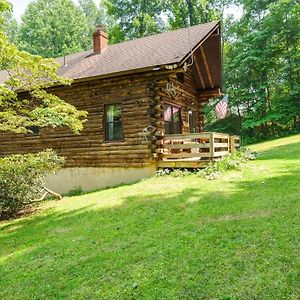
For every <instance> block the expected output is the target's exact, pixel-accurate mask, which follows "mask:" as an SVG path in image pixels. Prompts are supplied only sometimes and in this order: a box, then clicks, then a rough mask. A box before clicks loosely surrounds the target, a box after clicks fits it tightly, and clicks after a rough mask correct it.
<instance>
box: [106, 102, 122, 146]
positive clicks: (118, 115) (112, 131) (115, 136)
mask: <svg viewBox="0 0 300 300" xmlns="http://www.w3.org/2000/svg"><path fill="white" fill-rule="evenodd" d="M122 138H123V125H122V106H121V104H109V105H105V140H106V141H120V140H122Z"/></svg>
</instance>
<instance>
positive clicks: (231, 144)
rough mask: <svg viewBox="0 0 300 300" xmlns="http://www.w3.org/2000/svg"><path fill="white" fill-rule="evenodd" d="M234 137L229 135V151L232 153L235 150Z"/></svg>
mask: <svg viewBox="0 0 300 300" xmlns="http://www.w3.org/2000/svg"><path fill="white" fill-rule="evenodd" d="M234 139H235V137H234V136H231V137H230V153H233V152H234V150H235V146H234Z"/></svg>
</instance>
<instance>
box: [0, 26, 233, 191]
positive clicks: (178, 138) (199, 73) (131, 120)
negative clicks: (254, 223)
mask: <svg viewBox="0 0 300 300" xmlns="http://www.w3.org/2000/svg"><path fill="white" fill-rule="evenodd" d="M58 61H59V63H60V68H59V75H61V76H63V77H67V78H72V79H73V83H72V85H71V86H59V87H55V88H53V89H52V91H51V92H52V93H54V94H56V95H57V96H59V97H60V98H61V99H64V100H65V101H67V102H69V103H71V104H73V105H74V106H76V107H77V108H78V109H80V110H85V111H87V112H88V119H87V122H86V123H85V126H84V130H83V131H82V132H81V134H80V135H75V134H73V133H72V132H71V131H70V130H69V129H68V128H33V133H32V134H26V135H25V134H8V133H1V134H0V155H11V154H17V153H27V152H38V151H42V150H43V149H46V148H52V149H54V150H55V151H56V152H57V153H58V154H59V155H61V156H63V157H64V158H65V166H64V168H63V169H62V170H61V171H60V172H59V173H58V174H56V175H53V176H49V177H48V178H47V179H46V184H47V186H48V187H50V188H51V189H53V190H56V191H59V192H61V193H66V192H68V191H69V190H71V189H74V188H79V187H80V188H81V189H83V190H93V189H96V188H101V187H104V186H112V185H116V184H120V183H129V182H133V181H137V180H139V179H141V178H145V177H149V176H152V175H154V174H155V173H156V171H157V168H159V167H199V166H201V165H202V164H203V162H205V161H207V160H210V159H214V157H215V156H214V155H215V153H217V152H216V151H213V150H214V149H213V150H212V147H211V146H212V141H214V142H218V145H219V148H216V149H217V150H221V151H219V152H220V153H221V154H222V155H223V154H224V153H226V150H229V148H228V147H229V137H228V136H227V135H225V136H215V137H213V136H212V135H211V133H203V111H202V106H203V104H204V103H205V102H206V101H208V99H209V98H211V97H214V96H218V95H219V94H220V89H221V88H222V81H221V35H220V23H219V22H211V23H207V24H201V25H196V26H192V27H190V28H183V29H179V30H174V31H170V32H164V33H161V34H157V35H152V36H148V37H144V38H139V39H135V40H131V41H126V42H122V43H119V44H114V45H109V43H108V36H107V34H106V33H105V32H104V30H103V28H101V27H98V28H97V29H96V31H95V32H94V34H93V49H91V50H89V51H83V52H80V53H75V54H72V55H69V56H66V57H65V58H59V59H58ZM6 76H7V74H5V72H4V71H2V72H0V83H1V81H2V82H3V81H4V80H5V78H6ZM199 134H202V135H199ZM214 138H216V140H214ZM222 138H223V140H222ZM211 139H213V140H211ZM186 141H188V142H186ZM200 145H202V146H201V147H202V148H203V149H202V148H201V147H200ZM206 148H207V149H208V150H207V151H208V152H207V151H206V150H205V149H206ZM212 152H215V153H214V154H213V156H211V155H212ZM201 153H202V154H201ZM200 154H201V155H200ZM178 158H180V159H179V160H178Z"/></svg>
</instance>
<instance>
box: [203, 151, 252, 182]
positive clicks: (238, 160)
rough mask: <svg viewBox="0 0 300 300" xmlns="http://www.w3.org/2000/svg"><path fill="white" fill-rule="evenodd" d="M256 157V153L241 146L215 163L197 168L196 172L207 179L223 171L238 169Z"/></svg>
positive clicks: (218, 175)
mask: <svg viewBox="0 0 300 300" xmlns="http://www.w3.org/2000/svg"><path fill="white" fill-rule="evenodd" d="M256 157H257V153H255V152H251V151H250V149H249V148H241V149H239V150H237V151H235V152H233V153H230V154H228V155H227V156H225V157H224V158H223V159H222V160H220V161H218V162H216V163H210V164H209V165H208V166H207V167H206V168H204V169H202V170H199V172H198V174H199V175H200V176H202V177H205V178H206V179H209V180H213V179H217V178H218V177H220V176H221V174H222V173H223V172H226V171H229V170H240V169H241V167H242V165H243V164H244V163H246V162H247V161H248V160H254V159H256Z"/></svg>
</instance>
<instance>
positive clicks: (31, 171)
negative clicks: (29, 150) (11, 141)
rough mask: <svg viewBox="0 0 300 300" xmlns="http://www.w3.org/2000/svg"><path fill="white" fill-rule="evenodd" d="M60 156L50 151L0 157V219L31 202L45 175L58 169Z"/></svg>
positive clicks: (11, 214) (13, 213) (35, 196)
mask: <svg viewBox="0 0 300 300" xmlns="http://www.w3.org/2000/svg"><path fill="white" fill-rule="evenodd" d="M62 164H63V159H62V158H61V157H59V156H57V155H56V154H55V152H53V151H52V150H49V149H48V150H45V151H43V152H40V153H37V154H24V155H12V156H8V157H3V158H0V218H7V217H11V216H13V215H15V214H16V213H17V212H19V211H20V210H21V209H23V208H25V207H26V206H27V205H28V204H30V203H32V202H33V201H34V200H35V199H36V198H37V197H38V195H39V193H40V190H41V188H42V187H43V181H42V180H43V178H44V176H45V175H46V174H49V173H54V172H56V171H58V170H59V169H60V167H61V166H62Z"/></svg>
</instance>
